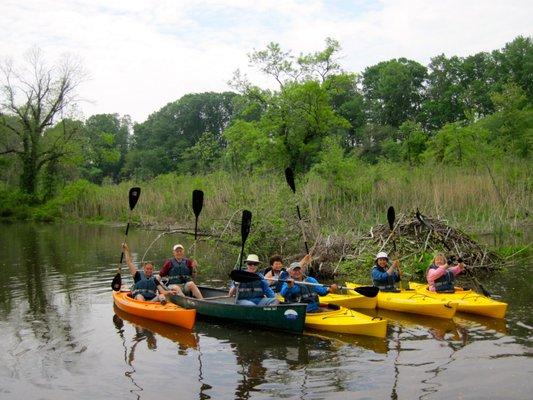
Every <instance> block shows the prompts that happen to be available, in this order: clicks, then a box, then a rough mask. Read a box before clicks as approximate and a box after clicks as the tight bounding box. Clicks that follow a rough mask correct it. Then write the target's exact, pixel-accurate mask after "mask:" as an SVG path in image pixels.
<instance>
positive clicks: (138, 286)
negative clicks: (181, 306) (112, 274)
mask: <svg viewBox="0 0 533 400" xmlns="http://www.w3.org/2000/svg"><path fill="white" fill-rule="evenodd" d="M122 249H123V250H124V254H125V256H126V264H127V265H128V268H129V269H130V273H131V275H132V276H133V282H134V284H133V288H132V291H131V296H132V297H133V298H134V299H135V300H141V301H145V300H146V301H157V300H159V301H160V302H161V303H162V304H165V303H166V302H167V301H166V298H165V295H167V294H176V291H174V290H166V289H165V288H163V286H162V285H161V282H159V280H158V279H157V277H156V276H154V265H153V264H152V263H151V262H145V263H144V265H143V270H142V271H139V270H137V268H136V267H135V264H133V260H132V259H131V254H130V249H129V248H128V245H127V244H126V243H122ZM158 292H159V295H158Z"/></svg>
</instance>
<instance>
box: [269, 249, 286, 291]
mask: <svg viewBox="0 0 533 400" xmlns="http://www.w3.org/2000/svg"><path fill="white" fill-rule="evenodd" d="M269 262H270V267H268V268H267V269H265V273H264V275H265V279H266V280H267V281H268V284H269V285H270V287H271V288H272V290H273V291H274V292H276V293H279V291H280V290H281V287H282V286H283V282H281V281H279V279H283V280H285V279H287V278H288V277H289V273H288V272H287V270H286V269H285V268H283V258H282V257H281V256H280V255H277V254H276V255H273V256H272V257H270V260H269Z"/></svg>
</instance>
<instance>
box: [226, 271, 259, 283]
mask: <svg viewBox="0 0 533 400" xmlns="http://www.w3.org/2000/svg"><path fill="white" fill-rule="evenodd" d="M229 276H230V278H231V279H232V280H234V281H235V282H239V283H248V282H255V281H260V280H261V277H260V276H259V275H257V274H254V273H253V272H248V271H243V270H240V269H234V270H233V271H231V272H230V274H229Z"/></svg>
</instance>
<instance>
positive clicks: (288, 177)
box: [285, 167, 309, 254]
mask: <svg viewBox="0 0 533 400" xmlns="http://www.w3.org/2000/svg"><path fill="white" fill-rule="evenodd" d="M285 179H286V180H287V184H288V185H289V187H290V188H291V190H292V193H294V195H296V186H295V184H294V172H293V171H292V168H291V167H287V168H285ZM296 211H297V212H298V222H299V223H300V228H301V229H302V235H303V237H304V244H305V253H306V254H309V248H308V246H307V238H306V237H305V229H304V226H303V223H302V214H301V213H300V206H299V205H298V204H296Z"/></svg>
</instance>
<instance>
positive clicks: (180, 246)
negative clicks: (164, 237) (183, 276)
mask: <svg viewBox="0 0 533 400" xmlns="http://www.w3.org/2000/svg"><path fill="white" fill-rule="evenodd" d="M177 249H183V250H185V247H183V245H181V244H175V245H174V247H173V248H172V251H176V250H177Z"/></svg>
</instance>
